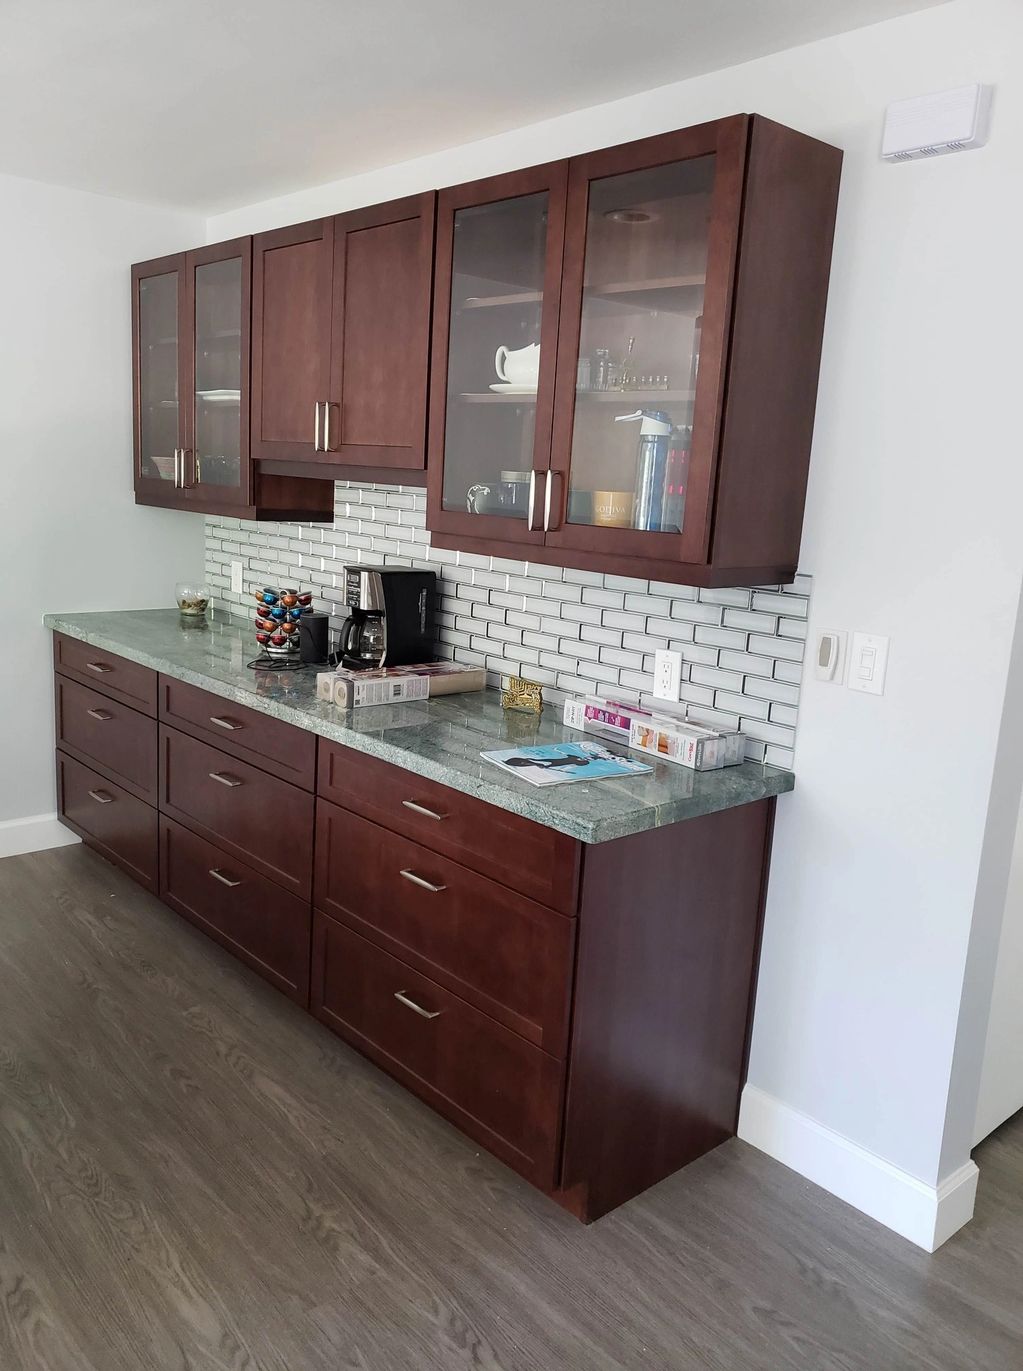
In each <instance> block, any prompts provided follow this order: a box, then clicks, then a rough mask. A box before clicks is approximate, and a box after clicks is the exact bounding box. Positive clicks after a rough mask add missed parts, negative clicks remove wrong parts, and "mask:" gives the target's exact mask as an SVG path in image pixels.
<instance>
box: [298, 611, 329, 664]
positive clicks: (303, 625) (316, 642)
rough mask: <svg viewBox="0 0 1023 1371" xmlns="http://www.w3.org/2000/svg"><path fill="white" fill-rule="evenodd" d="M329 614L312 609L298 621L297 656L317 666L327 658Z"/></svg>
mask: <svg viewBox="0 0 1023 1371" xmlns="http://www.w3.org/2000/svg"><path fill="white" fill-rule="evenodd" d="M329 626H330V615H329V614H323V613H321V612H320V610H318V609H314V610H313V611H312V613H311V614H303V615H302V617H301V619H299V621H298V656H299V660H300V661H302V662H307V663H308V664H309V665H310V666H317V665H319V664H320V663H322V662H325V661H326V660H327V640H328V628H329Z"/></svg>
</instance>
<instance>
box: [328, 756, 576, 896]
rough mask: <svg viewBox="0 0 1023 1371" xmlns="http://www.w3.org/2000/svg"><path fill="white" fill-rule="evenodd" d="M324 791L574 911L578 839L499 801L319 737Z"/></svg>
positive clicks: (496, 877) (368, 815) (445, 852)
mask: <svg viewBox="0 0 1023 1371" xmlns="http://www.w3.org/2000/svg"><path fill="white" fill-rule="evenodd" d="M317 774H318V777H319V780H318V787H319V793H320V794H321V795H322V796H324V798H325V799H328V800H333V801H334V802H335V803H336V804H340V805H344V806H345V808H346V809H352V810H354V811H355V812H356V813H357V814H362V815H364V816H365V817H366V818H367V819H372V820H373V821H374V822H375V823H378V824H383V826H384V827H385V828H389V829H391V830H392V831H393V832H395V833H400V834H402V835H403V836H404V837H406V838H413V839H415V841H416V842H420V843H422V844H423V845H424V846H425V847H428V848H430V850H431V851H433V852H440V853H442V854H443V855H444V856H446V857H453V858H454V859H455V861H458V862H462V863H464V864H465V865H466V866H469V867H472V869H473V870H474V871H479V872H481V873H482V874H483V875H484V876H491V877H493V879H494V880H496V881H500V882H501V884H502V885H507V886H510V887H511V889H512V890H519V891H521V892H522V894H523V895H528V896H530V897H531V898H532V899H534V900H539V901H540V903H541V904H545V905H549V906H550V907H551V908H552V909H560V910H561V911H562V912H563V913H565V914H571V913H574V912H575V897H576V880H577V875H578V866H579V845H578V843H576V841H575V839H573V838H569V837H568V836H567V834H564V833H558V832H556V831H555V830H554V829H553V828H545V827H544V826H543V825H542V824H535V823H533V822H532V821H531V820H529V819H523V818H521V817H520V816H519V815H518V814H509V813H508V812H507V811H506V810H503V809H498V807H497V806H496V805H491V804H486V803H485V802H484V801H483V800H477V799H474V798H473V796H471V795H463V794H462V793H461V791H458V790H452V789H451V787H450V786H446V785H441V784H439V782H437V781H427V780H424V779H423V778H422V777H421V776H415V775H413V774H412V772H410V771H404V770H403V769H402V768H401V767H397V766H391V765H390V763H388V762H382V761H380V760H379V759H378V758H376V757H367V756H366V755H365V754H364V753H362V752H354V751H353V750H352V749H351V748H347V747H341V746H339V745H338V744H337V743H330V742H327V741H326V740H325V739H322V738H321V739H320V760H319V769H318V773H317Z"/></svg>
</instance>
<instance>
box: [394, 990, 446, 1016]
mask: <svg viewBox="0 0 1023 1371" xmlns="http://www.w3.org/2000/svg"><path fill="white" fill-rule="evenodd" d="M394 998H395V999H396V1000H398V1001H399V1002H400V1003H401V1004H403V1005H404V1006H405V1008H406V1009H411V1010H413V1011H414V1012H415V1013H416V1014H418V1015H420V1017H421V1018H424V1019H436V1018H438V1017H439V1016H440V1012H441V1011H440V1010H439V1009H424V1008H423V1006H422V1005H421V1004H416V1002H415V1000H410V999H409V997H408V995H407V994H406V993H405V991H404V990H396V991H395V992H394Z"/></svg>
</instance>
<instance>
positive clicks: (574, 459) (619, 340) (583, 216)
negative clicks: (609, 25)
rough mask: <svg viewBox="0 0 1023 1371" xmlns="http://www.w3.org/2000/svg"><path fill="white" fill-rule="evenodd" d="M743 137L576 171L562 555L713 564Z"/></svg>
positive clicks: (602, 157)
mask: <svg viewBox="0 0 1023 1371" xmlns="http://www.w3.org/2000/svg"><path fill="white" fill-rule="evenodd" d="M744 128H745V120H742V119H739V120H723V121H721V122H720V123H718V124H709V125H703V126H700V127H697V128H694V129H689V130H685V131H683V132H681V133H678V134H667V135H664V136H663V137H658V138H650V139H646V140H644V141H642V142H640V143H634V144H631V145H627V146H623V147H619V148H610V149H607V150H606V151H603V152H599V153H594V154H591V155H588V156H585V157H580V158H576V159H574V160H573V161H572V163H571V168H570V174H569V190H568V208H567V219H566V231H565V233H566V243H567V244H568V245H569V246H568V247H567V248H566V253H565V274H564V281H563V285H562V299H561V329H560V336H559V344H558V374H557V396H556V411H555V421H554V436H553V455H552V459H551V476H550V483H549V494H547V495H546V498H545V517H544V524H545V529H546V539H545V541H546V543H547V545H548V546H553V547H558V546H563V547H567V548H577V549H583V550H588V549H589V550H603V551H605V552H610V553H615V552H617V553H621V554H624V555H631V556H643V557H648V558H660V557H663V558H665V559H670V560H671V561H673V562H677V561H694V562H699V561H702V560H703V559H704V556H705V554H706V548H707V539H708V524H709V514H710V506H711V496H712V489H713V476H714V462H715V453H716V447H717V424H718V413H719V409H720V393H721V379H722V375H723V360H724V359H723V353H724V347H725V340H726V338H727V330H728V319H729V315H730V306H731V289H732V274H733V270H734V258H735V233H736V229H737V225H738V223H739V208H740V197H741V187H742V166H743V158H744V152H745V145H744V142H743V137H744V134H743V130H744Z"/></svg>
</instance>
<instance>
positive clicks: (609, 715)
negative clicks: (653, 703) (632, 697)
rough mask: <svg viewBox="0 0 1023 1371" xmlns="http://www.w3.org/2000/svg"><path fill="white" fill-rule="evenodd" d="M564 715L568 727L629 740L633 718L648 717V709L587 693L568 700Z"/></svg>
mask: <svg viewBox="0 0 1023 1371" xmlns="http://www.w3.org/2000/svg"><path fill="white" fill-rule="evenodd" d="M562 717H563V722H564V724H565V727H566V728H578V729H581V730H582V731H583V732H592V733H612V734H616V735H617V736H618V737H620V738H621V739H622V740H623V741H627V740H628V737H629V733H630V730H631V728H632V721H633V719H636V718H645V717H647V710H645V709H640V708H639V706H638V705H627V704H621V703H619V702H618V701H616V700H605V699H604V698H603V697H602V696H600V695H585V696H583V698H582V699H579V700H566V701H565V711H564V715H563V716H562Z"/></svg>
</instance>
